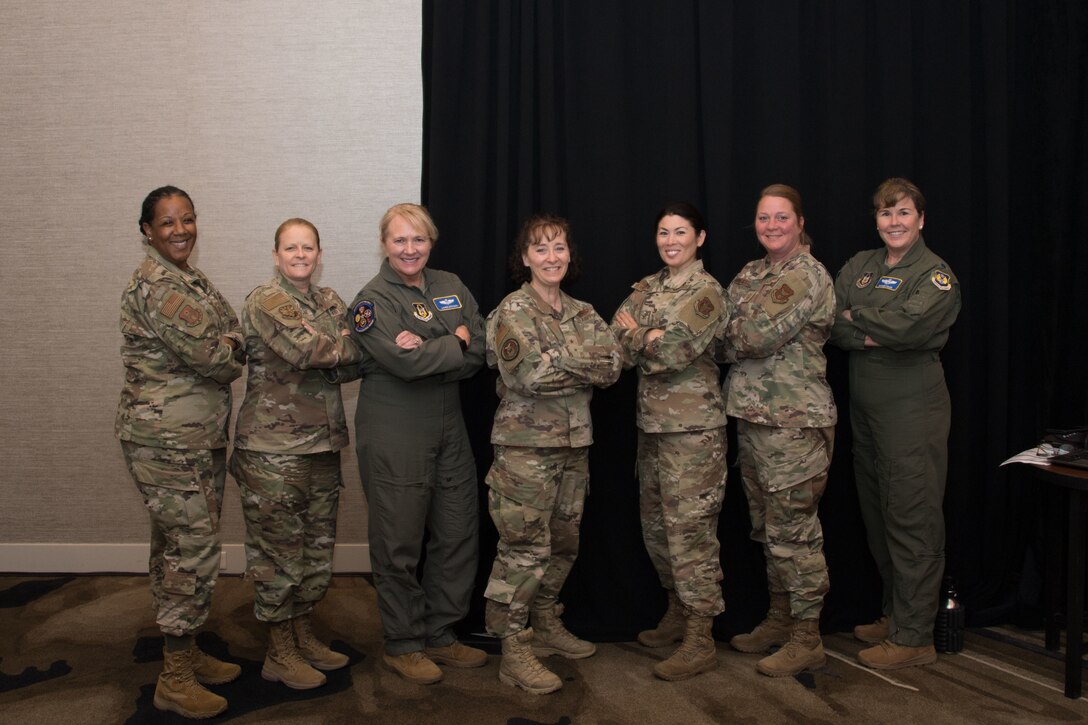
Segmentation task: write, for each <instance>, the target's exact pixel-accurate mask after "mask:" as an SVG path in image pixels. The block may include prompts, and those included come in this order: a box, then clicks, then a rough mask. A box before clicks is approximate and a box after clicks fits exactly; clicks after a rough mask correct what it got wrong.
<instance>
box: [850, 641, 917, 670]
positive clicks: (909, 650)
mask: <svg viewBox="0 0 1088 725" xmlns="http://www.w3.org/2000/svg"><path fill="white" fill-rule="evenodd" d="M936 661H937V650H936V649H934V648H933V645H931V644H927V645H924V646H922V647H908V646H907V645H905V644H896V643H895V642H892V641H891V640H889V639H886V640H884V641H883V642H881V643H880V644H878V645H877V646H876V647H869V648H868V649H863V650H862V651H861V652H858V662H860V663H861V664H863V665H865V666H866V667H871V668H873V669H874V670H899V669H902V668H904V667H917V666H918V665H931V664H933V663H934V662H936Z"/></svg>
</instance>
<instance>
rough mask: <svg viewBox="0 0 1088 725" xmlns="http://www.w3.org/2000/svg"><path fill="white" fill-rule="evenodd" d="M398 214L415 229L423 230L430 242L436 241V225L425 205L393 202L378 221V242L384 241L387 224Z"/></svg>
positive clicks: (387, 228)
mask: <svg viewBox="0 0 1088 725" xmlns="http://www.w3.org/2000/svg"><path fill="white" fill-rule="evenodd" d="M398 216H399V217H403V218H404V220H405V221H406V222H408V223H409V224H411V225H412V226H413V227H415V229H416V230H417V231H421V232H423V234H424V236H426V237H427V239H429V240H430V242H431V244H434V243H435V242H437V241H438V227H436V226H435V225H434V220H433V219H431V215H430V214H429V213H428V212H427V209H426V207H422V206H420V205H419V204H409V203H404V204H394V205H393V206H391V207H389V210H388V211H387V212H385V214H383V215H382V220H381V221H380V222H378V241H379V242H383V241H385V234H386V232H388V231H389V225H390V224H391V223H392V222H393V218H394V217H398Z"/></svg>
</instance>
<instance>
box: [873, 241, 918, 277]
mask: <svg viewBox="0 0 1088 725" xmlns="http://www.w3.org/2000/svg"><path fill="white" fill-rule="evenodd" d="M925 250H926V240H925V239H923V238H922V235H921V234H919V235H918V241H916V242H915V243H914V245H913V246H912V247H911V248H910V250H909V251H908V252H907V253H906V254H905V255H903V258H902V259H900V260H899V261H898V262H896V263H895V264H894V265H892V266H890V267H888V269H889V270H893V269H895V268H897V267H909V266H910V265H912V264H914V263H915V262H917V261H918V260H919V259H921V257H922V254H924V253H925ZM880 252H881V255H880V266H882V267H884V266H886V265H885V263H884V260H886V259H887V258H888V249H887V247H881V249H880Z"/></svg>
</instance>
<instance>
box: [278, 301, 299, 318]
mask: <svg viewBox="0 0 1088 725" xmlns="http://www.w3.org/2000/svg"><path fill="white" fill-rule="evenodd" d="M276 312H277V313H278V314H279V316H280V317H282V318H283V319H285V320H297V319H298V318H300V317H302V315H301V314H300V313H299V311H298V307H296V306H295V305H292V304H290V303H288V304H286V305H280V306H279V308H278V309H277V310H276Z"/></svg>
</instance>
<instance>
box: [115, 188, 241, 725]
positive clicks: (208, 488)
mask: <svg viewBox="0 0 1088 725" xmlns="http://www.w3.org/2000/svg"><path fill="white" fill-rule="evenodd" d="M139 228H140V231H141V232H142V233H143V235H144V238H145V239H146V242H147V256H146V257H145V258H144V261H143V262H142V263H141V264H140V266H139V267H138V268H137V269H136V272H135V274H133V275H132V281H131V282H129V285H128V288H127V289H126V290H125V292H124V294H123V295H122V296H121V334H122V337H123V341H122V343H121V360H122V362H123V363H124V365H125V384H124V387H123V389H122V391H121V403H120V405H119V406H118V409H117V425H116V429H117V436H118V437H119V438H120V439H121V450H122V451H123V453H124V456H125V463H126V464H127V465H128V469H129V472H130V473H131V474H132V478H133V479H134V480H135V482H136V487H137V488H138V489H139V490H140V493H141V495H142V496H143V499H144V505H145V506H146V507H147V510H148V513H149V514H150V516H151V558H150V560H149V562H148V570H149V573H150V576H151V594H152V598H153V600H154V604H155V610H156V623H157V624H158V625H159V629H161V630H162V633H163V636H164V637H165V646H164V651H163V672H162V674H161V675H159V679H158V682H157V684H156V686H155V697H154V700H153V702H154V704H155V707H157V708H158V709H160V710H171V711H173V712H176V713H178V714H179V715H182V716H184V717H190V718H206V717H212V716H214V715H218V714H219V713H221V712H223V710H225V709H226V708H227V701H226V700H225V699H223V698H222V697H220V696H219V695H216V694H214V693H212V692H209V691H208V690H207V689H205V688H204V687H203V685H219V684H223V683H226V682H230V681H231V680H233V679H235V678H236V677H238V675H239V674H240V672H241V668H240V667H239V666H238V665H236V664H231V663H226V662H220V661H219V660H217V659H215V658H214V657H212V656H211V655H209V654H207V653H205V652H202V651H201V650H200V649H199V648H198V647H197V645H196V642H195V640H194V633H195V632H196V631H197V630H198V629H199V628H200V626H201V625H202V624H204V621H205V620H206V619H207V617H208V611H209V609H210V608H211V601H212V591H213V590H214V589H215V580H216V577H217V576H218V575H219V551H220V540H219V513H220V511H221V509H222V503H223V486H224V483H225V481H226V450H227V427H228V420H229V418H230V411H231V390H230V384H231V382H232V381H233V380H236V379H237V378H238V377H239V376H240V375H241V374H242V369H243V367H244V365H245V347H244V341H243V339H242V331H241V327H240V326H239V324H238V318H237V316H236V315H235V314H234V310H232V309H231V306H230V304H229V303H228V302H227V300H226V299H225V298H224V297H223V295H221V294H219V291H218V290H217V289H216V288H215V286H214V285H212V283H211V282H210V281H209V280H208V278H207V277H205V276H204V274H203V273H202V272H201V271H200V270H199V269H197V268H196V267H193V266H192V265H190V264H189V255H191V254H192V252H193V247H194V246H195V245H196V236H197V234H196V211H195V209H194V208H193V202H192V199H190V198H189V195H188V194H186V193H185V192H184V191H182V190H181V189H178V188H177V187H173V186H163V187H161V188H158V189H155V190H154V191H152V192H151V193H150V194H148V195H147V198H145V199H144V202H143V208H142V211H141V214H140V221H139Z"/></svg>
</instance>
